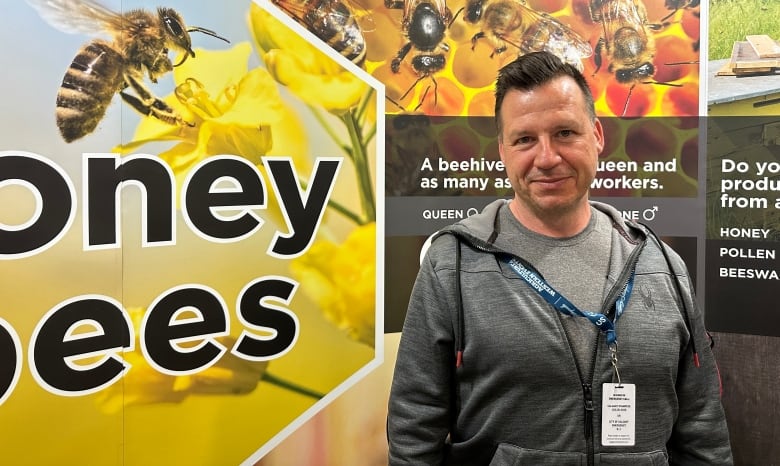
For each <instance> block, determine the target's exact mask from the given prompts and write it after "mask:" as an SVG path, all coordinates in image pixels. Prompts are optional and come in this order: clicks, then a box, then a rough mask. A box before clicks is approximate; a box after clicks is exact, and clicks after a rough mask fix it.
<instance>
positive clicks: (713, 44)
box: [708, 0, 780, 60]
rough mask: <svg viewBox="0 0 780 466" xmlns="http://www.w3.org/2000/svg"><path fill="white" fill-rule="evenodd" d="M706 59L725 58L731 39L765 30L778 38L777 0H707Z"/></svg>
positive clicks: (742, 39) (779, 31)
mask: <svg viewBox="0 0 780 466" xmlns="http://www.w3.org/2000/svg"><path fill="white" fill-rule="evenodd" d="M709 16H710V18H709V25H710V31H709V35H708V38H709V59H710V60H718V59H721V58H729V57H730V56H731V50H732V48H733V47H734V42H738V41H744V40H745V36H748V35H754V34H766V35H768V36H769V37H771V38H772V39H774V40H780V1H777V0H710V15H709Z"/></svg>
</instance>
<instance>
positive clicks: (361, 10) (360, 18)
mask: <svg viewBox="0 0 780 466" xmlns="http://www.w3.org/2000/svg"><path fill="white" fill-rule="evenodd" d="M344 3H345V4H346V5H347V7H348V8H349V9H350V10H351V11H352V15H353V16H354V17H355V20H356V21H357V23H358V25H360V29H361V30H362V31H363V32H373V31H375V30H376V23H375V21H374V14H373V13H372V12H371V11H370V10H369V9H368V8H366V7H365V6H364V5H363V4H362V3H361V1H360V0H344Z"/></svg>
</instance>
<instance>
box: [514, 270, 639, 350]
mask: <svg viewBox="0 0 780 466" xmlns="http://www.w3.org/2000/svg"><path fill="white" fill-rule="evenodd" d="M505 261H506V263H507V264H508V265H509V267H511V268H512V270H514V271H515V273H517V275H519V276H520V278H522V279H523V280H525V282H526V283H528V285H529V286H530V287H531V288H533V289H534V290H536V292H537V293H539V295H541V296H542V298H544V300H545V301H547V302H548V303H550V304H551V305H552V306H553V307H554V308H555V309H557V310H558V311H559V312H560V313H561V314H565V315H567V316H579V317H585V318H586V319H588V320H589V321H591V322H592V323H593V325H595V326H596V327H598V328H599V330H601V331H602V332H604V334H605V335H606V338H607V346H609V347H610V348H613V347H614V346H615V345H616V344H617V333H616V332H615V323H614V322H612V321H611V320H609V319H608V318H607V316H605V315H604V314H601V313H599V312H588V311H581V310H580V309H579V308H577V306H575V305H574V304H572V303H571V301H569V300H568V299H566V298H565V297H564V296H563V295H561V294H560V293H558V292H557V291H555V289H554V288H553V287H551V286H550V285H549V284H548V283H547V281H546V280H545V279H544V278H542V277H541V276H539V274H537V273H536V272H534V271H533V270H531V269H529V268H528V267H526V266H524V265H523V264H522V262H520V261H519V260H517V258H511V259H509V258H505ZM634 275H635V272H631V276H630V277H629V278H628V282H627V283H626V287H625V288H623V292H622V293H620V297H618V300H617V301H616V302H615V322H617V320H618V319H619V318H620V316H621V315H623V311H625V309H626V304H628V299H629V298H630V297H631V289H632V288H633V287H634Z"/></svg>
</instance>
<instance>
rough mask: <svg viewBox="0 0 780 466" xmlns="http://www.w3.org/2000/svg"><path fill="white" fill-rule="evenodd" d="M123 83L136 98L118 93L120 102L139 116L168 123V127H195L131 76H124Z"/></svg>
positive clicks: (124, 93) (122, 92)
mask: <svg viewBox="0 0 780 466" xmlns="http://www.w3.org/2000/svg"><path fill="white" fill-rule="evenodd" d="M125 81H126V82H127V83H128V84H129V85H130V87H132V88H133V90H135V92H136V94H138V97H136V96H134V95H132V94H128V93H126V92H124V91H121V92H119V95H120V96H122V100H124V101H125V102H127V103H128V104H129V105H130V106H131V107H133V108H134V109H135V110H136V111H137V112H138V113H140V114H141V115H145V116H152V117H155V118H157V119H158V120H160V121H163V122H165V123H168V124H169V125H180V126H185V125H186V126H190V127H192V126H195V124H194V123H190V122H187V121H184V119H183V118H182V117H181V115H179V114H178V113H177V112H176V110H174V109H173V108H171V106H170V105H168V104H166V103H165V102H163V101H162V100H160V99H159V98H157V97H156V96H154V95H153V94H152V93H151V92H150V91H149V90H148V89H147V88H146V86H144V85H143V84H142V83H141V82H140V81H138V80H136V79H135V78H134V77H133V76H129V75H127V76H125Z"/></svg>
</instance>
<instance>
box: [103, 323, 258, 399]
mask: <svg viewBox="0 0 780 466" xmlns="http://www.w3.org/2000/svg"><path fill="white" fill-rule="evenodd" d="M143 311H144V310H143V309H141V308H133V309H130V310H129V312H130V315H131V317H132V320H133V322H134V325H135V326H136V328H139V325H140V320H141V318H142V316H143ZM217 340H218V341H219V342H220V344H221V345H222V346H224V347H226V348H230V347H231V346H232V345H233V344H234V343H235V339H234V338H232V337H223V338H218V339H217ZM135 347H136V349H135V350H134V351H132V352H127V353H124V354H123V355H122V357H123V358H124V359H125V361H126V362H127V364H129V365H130V366H131V367H130V369H129V370H128V371H127V372H126V373H125V375H124V377H123V378H122V380H120V381H118V382H116V383H114V384H113V385H111V386H110V387H108V388H106V389H105V390H103V391H101V392H100V393H99V394H98V398H97V400H96V401H97V403H98V405H99V406H100V408H101V409H102V410H103V411H104V412H106V413H115V412H118V411H120V410H121V409H123V408H124V407H126V406H133V405H143V404H151V403H180V402H181V401H182V400H184V399H185V398H186V397H188V396H189V395H243V394H247V393H250V392H252V391H253V390H254V389H255V388H256V387H257V384H258V383H260V382H261V381H262V379H263V376H264V374H265V372H266V369H267V368H268V361H262V362H252V361H245V360H243V359H241V358H238V357H236V356H234V355H233V354H232V353H230V351H227V352H225V353H224V354H223V355H222V357H221V358H220V359H219V360H218V361H217V362H216V363H215V364H214V365H213V366H211V367H209V368H208V369H205V370H203V371H200V372H198V373H195V374H191V375H183V376H172V375H168V374H163V373H161V372H159V371H157V370H156V369H155V368H153V367H152V366H151V365H150V364H149V362H148V361H147V360H146V359H145V358H144V356H143V354H142V353H141V349H140V340H139V337H138V336H136V342H135Z"/></svg>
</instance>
